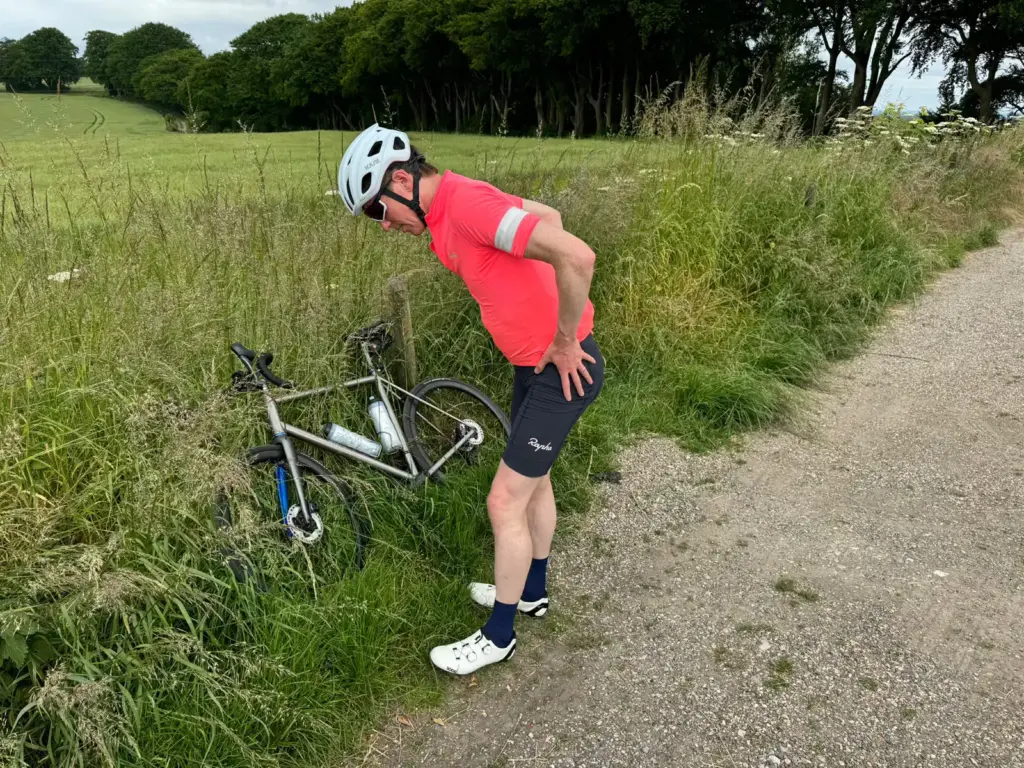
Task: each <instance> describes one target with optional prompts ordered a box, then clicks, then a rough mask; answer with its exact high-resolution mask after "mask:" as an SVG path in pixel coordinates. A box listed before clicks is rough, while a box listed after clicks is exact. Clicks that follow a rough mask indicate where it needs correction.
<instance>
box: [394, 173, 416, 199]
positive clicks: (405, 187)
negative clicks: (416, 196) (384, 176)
mask: <svg viewBox="0 0 1024 768" xmlns="http://www.w3.org/2000/svg"><path fill="white" fill-rule="evenodd" d="M391 180H392V181H394V182H395V186H396V187H398V188H399V189H400V190H401V191H402V192H403V193H405V195H406V196H410V195H412V174H411V173H409V172H408V171H403V170H397V171H395V172H394V173H392V174H391Z"/></svg>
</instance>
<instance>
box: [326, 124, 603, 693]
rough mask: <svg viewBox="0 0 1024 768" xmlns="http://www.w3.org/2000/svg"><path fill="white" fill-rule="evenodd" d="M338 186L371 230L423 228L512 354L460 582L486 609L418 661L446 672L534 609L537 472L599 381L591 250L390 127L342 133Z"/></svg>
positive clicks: (539, 538)
mask: <svg viewBox="0 0 1024 768" xmlns="http://www.w3.org/2000/svg"><path fill="white" fill-rule="evenodd" d="M338 192H339V195H340V196H341V198H342V199H343V200H344V201H345V205H346V206H347V207H348V209H349V211H350V212H351V213H352V214H353V215H356V216H358V215H360V214H363V215H366V216H368V217H369V218H371V219H373V220H374V221H376V222H379V223H380V225H381V227H382V228H383V229H384V230H385V231H393V230H394V231H399V232H404V233H406V234H410V235H416V236H419V235H422V234H423V233H424V232H426V231H428V230H429V232H430V236H431V243H430V249H431V250H432V251H433V252H434V254H435V255H436V256H437V258H438V259H439V260H440V261H441V263H442V264H444V266H445V267H447V268H448V269H449V270H451V271H452V272H454V273H455V274H457V275H458V276H459V277H460V278H462V280H463V282H464V283H465V284H466V287H467V288H469V291H470V293H471V294H472V296H473V298H474V299H476V301H477V303H478V304H479V305H480V315H481V319H482V320H483V324H484V326H485V327H486V328H487V330H488V331H489V332H490V334H491V338H492V339H493V340H494V343H495V345H496V346H497V347H498V349H499V350H500V351H501V352H502V353H503V354H504V355H505V357H506V358H507V359H508V360H509V362H510V363H511V364H512V365H513V366H514V370H515V373H514V389H513V397H512V410H511V418H512V434H511V437H510V439H509V442H508V446H507V447H506V449H505V451H504V453H503V456H502V460H501V462H500V464H499V466H498V470H497V473H496V474H495V476H494V480H493V482H492V484H491V489H490V492H489V494H488V496H487V511H488V514H489V516H490V520H491V526H492V528H493V530H494V584H480V583H473V584H470V585H469V591H470V596H471V598H472V599H473V600H474V601H476V602H477V603H479V604H480V605H483V606H485V607H489V608H491V615H490V618H489V619H488V620H487V623H486V624H484V626H483V627H482V628H481V629H480V630H478V631H477V632H474V633H473V634H471V635H470V636H469V637H467V638H465V639H464V640H459V641H458V642H454V643H450V644H447V645H441V646H438V647H436V648H434V649H432V650H431V651H430V660H431V661H432V662H433V663H434V665H435V666H437V667H438V668H440V669H443V670H446V671H448V672H452V673H454V674H456V675H467V674H470V673H472V672H476V671H477V670H478V669H480V668H481V667H485V666H487V665H489V664H494V663H495V662H499V661H505V660H507V659H510V658H511V657H512V655H513V654H514V653H515V650H516V636H515V632H514V630H513V623H514V619H515V615H516V612H517V611H518V612H519V613H524V614H526V615H528V616H533V617H541V616H544V615H545V614H546V613H547V611H548V594H547V563H548V556H549V554H550V550H551V538H552V535H553V534H554V531H555V521H556V511H555V496H554V493H553V492H552V489H551V479H550V471H551V466H552V465H553V464H554V461H555V458H556V457H557V456H558V454H559V451H561V449H562V445H563V444H564V443H565V439H566V437H567V436H568V434H569V432H570V431H571V429H572V427H573V425H574V424H575V423H576V422H577V420H578V419H579V418H580V416H582V415H583V412H584V411H585V410H586V409H587V407H588V406H590V404H591V403H592V402H593V401H594V399H595V398H596V397H597V395H598V393H599V392H600V390H601V387H602V384H603V383H604V361H603V359H602V357H601V352H600V350H599V349H598V346H597V343H596V342H595V341H594V337H593V335H592V333H591V330H592V328H593V324H594V307H593V305H592V304H591V302H590V298H589V293H590V281H591V277H592V276H593V272H594V252H593V251H592V250H591V249H590V247H589V246H587V244H586V243H584V242H583V241H582V240H580V239H579V238H578V237H576V236H574V235H572V234H570V233H568V232H566V231H565V230H563V229H562V220H561V216H560V214H559V213H558V211H556V210H555V209H553V208H550V207H549V206H547V205H543V204H542V203H538V202H535V201H533V200H524V199H522V198H520V197H516V196H514V195H509V194H506V193H504V192H502V191H500V190H498V189H496V188H495V187H493V186H491V185H490V184H487V183H485V182H482V181H476V180H473V179H469V178H466V177H465V176H460V175H459V174H456V173H453V172H451V171H446V172H444V173H443V174H442V173H439V172H438V170H437V168H435V167H434V166H433V165H431V164H429V163H428V162H427V161H426V159H425V158H424V156H423V155H422V154H421V153H420V152H418V151H417V150H416V148H415V147H413V146H412V144H411V143H410V142H409V137H408V136H407V135H406V134H405V133H403V132H401V131H397V130H391V129H388V128H382V127H380V126H379V125H376V124H375V125H373V126H371V127H369V128H367V129H366V130H365V131H363V132H362V133H361V134H359V136H357V137H356V138H355V139H354V140H353V141H352V143H351V144H350V145H349V146H348V148H347V149H346V151H345V154H344V156H343V158H342V161H341V166H340V167H339V169H338Z"/></svg>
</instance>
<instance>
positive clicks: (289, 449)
mask: <svg viewBox="0 0 1024 768" xmlns="http://www.w3.org/2000/svg"><path fill="white" fill-rule="evenodd" d="M361 347H362V350H363V357H364V359H365V360H366V364H367V365H368V366H369V368H370V371H371V374H370V375H369V376H363V377H361V378H358V379H352V380H351V381H346V382H344V383H342V384H337V385H334V386H330V387H318V388H317V389H310V390H306V391H303V392H293V393H291V394H288V395H282V396H279V397H275V396H274V394H273V393H272V392H271V391H270V386H269V385H268V383H267V382H266V380H265V379H263V378H262V377H260V381H261V383H262V386H263V399H264V402H265V404H266V407H267V418H268V420H269V421H270V428H271V430H273V434H274V442H277V443H280V444H281V446H282V448H283V449H284V455H285V458H286V460H287V461H288V468H289V469H290V470H291V472H292V477H294V478H296V480H298V478H300V477H301V475H299V473H298V465H297V463H296V461H295V448H294V446H293V445H292V441H291V440H290V439H289V438H294V439H296V440H301V441H302V442H304V443H309V444H310V445H315V446H317V447H318V448H322V449H323V450H325V451H328V452H329V453H333V454H335V455H336V456H343V457H345V458H346V459H352V460H353V461H359V462H362V463H363V464H367V465H369V466H371V467H373V468H374V469H376V470H378V471H380V472H384V473H386V474H389V475H392V476H393V477H396V478H398V479H400V480H404V481H406V482H408V483H414V482H416V481H418V480H420V479H421V478H423V477H425V476H430V475H433V474H434V472H436V471H437V470H438V469H440V468H441V467H442V466H444V464H445V463H446V462H447V461H448V460H449V459H450V458H451V457H452V456H454V455H455V454H456V453H457V452H458V451H459V450H461V449H462V447H463V446H464V445H465V444H466V443H467V442H469V440H471V439H472V438H473V436H474V433H473V432H467V433H466V434H465V435H463V436H462V438H461V439H460V440H459V441H458V442H456V443H455V445H453V446H452V447H451V448H450V449H449V450H448V452H447V453H446V454H445V455H444V456H442V457H441V458H440V459H438V460H437V461H436V462H435V463H434V465H433V466H432V467H429V468H427V469H426V471H422V469H421V468H420V467H418V466H417V465H416V460H415V459H414V458H413V455H412V452H411V451H410V450H409V441H408V440H407V439H406V436H405V432H404V431H403V430H402V425H401V423H400V422H399V420H398V417H397V415H396V414H395V410H394V408H393V407H392V405H391V397H390V394H391V392H392V390H394V391H397V392H401V393H402V394H405V395H407V396H409V397H416V396H415V395H413V394H412V393H411V392H409V391H407V390H405V389H402V387H399V386H398V385H397V384H395V383H394V382H392V381H391V380H390V379H389V378H387V377H385V376H382V375H381V374H380V372H379V371H378V370H377V367H376V366H375V365H374V364H373V358H372V357H371V355H370V350H369V347H368V345H367V344H366V343H365V342H363V343H362V344H361ZM250 371H252V368H251V367H250ZM374 383H375V384H376V385H377V391H378V393H379V394H380V400H381V402H382V403H384V407H385V408H386V409H387V412H388V416H389V417H390V418H391V423H392V424H393V425H394V427H395V431H396V432H398V440H399V443H400V444H401V447H402V452H403V454H404V455H405V462H406V464H407V465H408V467H409V468H408V470H404V469H401V468H399V467H392V466H391V465H389V464H385V463H384V462H382V461H378V460H377V459H375V458H373V457H372V456H367V455H366V454H364V453H360V452H359V451H356V450H353V449H352V448H348V447H347V446H344V445H338V444H337V443H333V442H331V441H330V440H327V439H326V438H323V437H320V436H319V435H315V434H313V433H312V432H307V431H306V430H304V429H301V428H299V427H296V426H294V425H292V424H288V423H286V422H284V421H282V420H281V416H280V412H279V411H278V406H279V405H283V404H284V403H293V402H295V401H297V400H305V399H307V398H310V397H316V396H318V395H327V394H330V393H331V392H336V391H338V390H339V389H354V388H355V387H359V386H363V385H364V384H374ZM421 402H424V403H426V401H425V400H423V401H421ZM427 405H430V404H429V403H427ZM435 407H436V406H435ZM295 486H296V488H297V489H298V494H299V505H300V506H301V508H302V510H303V512H304V513H308V509H307V507H306V499H305V493H304V492H303V487H302V483H301V482H296V483H295Z"/></svg>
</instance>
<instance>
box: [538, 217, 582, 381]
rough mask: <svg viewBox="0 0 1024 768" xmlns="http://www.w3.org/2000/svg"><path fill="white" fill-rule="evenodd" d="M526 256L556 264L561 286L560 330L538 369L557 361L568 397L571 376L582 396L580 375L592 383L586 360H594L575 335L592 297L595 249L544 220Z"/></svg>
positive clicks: (559, 296)
mask: <svg viewBox="0 0 1024 768" xmlns="http://www.w3.org/2000/svg"><path fill="white" fill-rule="evenodd" d="M526 258H528V259H536V260H537V261H543V262H545V263H547V264H550V265H551V266H553V267H554V268H555V282H556V284H557V286H558V330H557V332H556V333H555V338H554V339H553V340H552V342H551V346H550V347H548V350H547V352H545V353H544V357H543V358H542V359H541V361H540V363H538V365H537V372H538V373H539V372H540V371H542V370H544V366H545V365H547V364H548V363H549V362H550V363H554V364H555V367H556V368H558V372H559V373H560V374H561V376H562V391H563V394H564V395H565V399H566V400H571V399H572V398H571V395H570V389H569V383H570V380H571V382H572V383H573V384H575V388H576V392H577V393H578V394H579V396H580V397H583V384H582V383H581V382H580V377H581V376H582V377H583V379H584V380H585V381H586V382H587V383H588V384H592V383H593V380H592V379H591V377H590V373H589V372H588V371H587V369H586V366H584V365H583V363H584V361H588V362H591V363H593V362H595V361H594V358H593V357H591V356H590V355H588V354H587V353H586V352H584V351H583V348H582V347H581V346H580V343H579V341H578V340H577V338H576V331H577V329H578V328H579V325H580V320H581V319H582V318H583V312H584V310H585V309H586V308H587V300H588V299H589V298H590V281H591V279H592V278H593V276H594V262H595V257H594V252H593V251H592V250H591V248H590V246H589V245H587V244H586V243H585V242H583V241H582V240H580V239H579V238H578V237H576V236H575V235H573V234H570V233H569V232H566V231H565V230H563V229H559V228H557V227H555V226H553V225H551V224H548V223H547V222H545V221H541V222H540V223H539V224H537V227H536V228H535V229H534V230H533V234H532V235H530V241H529V243H527V245H526Z"/></svg>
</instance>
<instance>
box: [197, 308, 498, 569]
mask: <svg viewBox="0 0 1024 768" xmlns="http://www.w3.org/2000/svg"><path fill="white" fill-rule="evenodd" d="M348 341H349V342H350V343H355V344H356V345H358V347H359V349H360V351H361V352H362V361H363V362H365V364H366V366H367V367H368V369H369V373H368V375H366V376H361V377H359V378H356V379H352V380H351V381H346V382H343V383H342V384H338V385H334V386H327V387H318V388H316V389H309V390H305V391H294V392H291V393H290V394H284V395H279V394H277V393H276V391H275V390H274V389H272V387H276V388H278V389H280V390H295V385H294V384H293V383H292V382H291V381H287V380H285V379H282V378H279V377H278V376H277V375H275V374H274V373H273V371H271V369H270V366H271V364H272V363H273V361H274V355H273V353H272V352H264V353H257V352H254V351H252V350H250V349H248V348H246V347H245V346H243V345H242V344H238V343H235V344H232V345H231V351H232V352H234V354H235V356H236V357H237V358H238V359H239V361H240V362H241V363H242V365H243V366H244V369H245V370H242V371H235V372H234V374H232V387H231V389H232V390H233V391H234V392H235V393H244V392H260V393H262V395H263V399H264V403H265V405H266V409H267V421H268V424H269V426H270V429H271V433H272V434H273V438H274V441H273V443H272V444H269V445H261V446H257V447H254V448H250V449H249V450H248V451H247V454H246V460H247V462H248V465H249V466H250V467H251V468H253V469H263V468H266V469H269V470H271V472H270V473H268V472H256V473H255V474H254V476H253V478H252V481H253V482H252V485H253V495H254V496H255V498H256V500H257V506H258V508H260V509H261V511H264V512H265V511H266V509H267V508H268V507H276V508H277V512H278V513H279V514H280V516H281V522H282V525H283V527H284V529H285V532H286V535H287V537H288V538H290V539H294V540H297V541H299V542H301V543H303V544H314V543H316V542H318V541H319V540H320V539H321V538H322V537H323V536H324V532H325V524H324V517H325V512H327V510H332V511H333V510H334V509H337V510H338V511H340V510H344V511H345V513H346V515H347V517H348V520H349V524H350V526H351V528H352V534H353V538H352V540H351V542H350V547H351V550H352V551H351V556H352V558H353V562H354V563H355V565H356V567H357V568H359V569H361V568H362V567H363V565H364V564H365V555H366V546H367V541H368V533H367V531H366V530H364V525H363V524H362V522H361V520H360V518H359V516H358V515H357V514H356V511H355V505H354V503H353V496H354V494H353V492H352V490H351V487H350V486H349V485H348V483H346V482H345V481H344V480H342V479H341V478H339V477H337V476H336V475H334V474H333V473H331V472H330V471H329V470H328V469H327V468H326V467H325V466H324V465H323V464H321V463H320V462H319V461H317V460H316V459H315V458H313V457H312V456H309V455H307V454H304V453H300V452H298V451H297V450H296V448H295V443H296V442H301V443H305V444H307V445H310V446H313V447H316V448H319V449H321V450H323V451H326V452H327V453H330V454H333V455H335V456H340V457H342V458H346V459H351V460H353V461H357V462H360V463H362V464H366V465H368V466H369V467H371V468H373V469H375V470H377V471H379V472H382V473H384V474H386V475H388V476H390V477H392V478H394V479H395V480H397V481H402V482H404V483H405V484H406V485H408V486H409V487H412V488H416V487H419V486H421V485H422V484H423V483H424V482H425V481H426V480H427V479H428V478H430V479H431V480H432V481H434V482H442V481H443V477H444V476H443V475H442V473H441V468H442V467H445V466H446V465H448V464H449V462H451V461H452V459H455V458H456V457H459V458H460V459H462V460H463V461H465V462H466V463H467V464H475V463H479V462H480V461H482V460H483V459H484V457H486V460H487V461H491V460H493V461H494V464H495V465H497V458H498V457H499V456H500V454H501V452H502V451H503V450H504V447H505V444H506V442H507V440H508V436H509V434H510V432H511V427H510V424H509V420H508V417H507V416H506V415H505V413H504V412H503V411H502V410H501V409H500V408H499V407H498V406H497V405H495V403H494V402H493V401H492V400H491V399H490V398H489V397H488V396H487V395H486V394H484V393H483V392H481V391H480V390H479V389H477V388H476V387H473V386H472V385H470V384H467V383H465V382H463V381H460V380H458V379H453V378H435V379H429V380H427V381H424V382H422V383H420V384H418V385H416V386H415V387H413V389H412V390H411V391H410V390H406V389H403V388H402V387H400V386H398V385H397V384H396V383H395V382H394V381H393V380H392V379H391V377H390V375H389V373H388V372H387V369H386V367H384V366H383V364H382V360H381V358H382V355H383V353H384V351H385V350H386V349H387V348H388V347H389V346H390V345H391V343H392V337H391V334H390V324H389V323H386V322H378V323H376V324H374V325H371V326H368V327H366V328H363V329H361V330H359V331H357V332H356V333H354V334H352V335H351V336H350V337H349V339H348ZM371 384H372V385H376V388H377V394H378V395H379V398H380V399H379V402H380V403H382V404H383V406H384V410H385V411H386V414H387V417H388V420H389V421H390V425H391V426H392V427H393V429H392V430H386V433H381V432H380V431H378V438H380V440H381V441H380V442H379V443H378V442H376V441H370V440H368V439H367V438H365V437H364V436H361V435H358V434H357V433H352V432H348V430H344V429H342V432H348V434H349V435H350V436H352V435H355V437H356V438H361V439H362V440H363V441H365V443H364V444H365V445H369V444H371V443H372V444H373V445H376V446H379V447H380V449H381V452H380V458H378V457H377V456H374V455H372V453H370V452H364V451H360V450H356V449H355V448H353V447H350V446H349V445H343V444H339V443H338V442H335V441H333V440H331V439H328V437H321V436H319V435H317V434H315V433H313V432H311V431H308V430H305V429H302V428H301V427H298V426H296V425H294V424H289V423H287V422H285V421H283V420H282V419H281V415H280V410H279V407H280V406H282V405H285V404H288V403H294V402H297V401H300V400H305V399H308V398H312V397H316V396H321V395H328V394H331V393H333V392H336V391H338V390H340V389H348V390H353V389H355V388H357V387H363V386H367V385H371ZM397 393H400V394H401V395H404V396H405V402H404V405H403V409H402V419H401V421H399V419H398V418H397V417H396V412H395V409H394V405H393V403H392V396H393V395H395V394H397ZM450 401H454V402H450ZM371 421H372V419H371ZM384 424H385V425H386V424H387V422H384ZM328 426H333V425H328ZM374 426H375V427H376V426H377V425H376V424H375V425H374ZM428 427H429V429H428ZM385 437H388V438H389V439H388V440H387V441H385V439H384V438H385ZM385 442H387V443H388V444H387V445H385ZM389 457H390V458H392V459H393V462H392V463H387V462H386V461H382V460H381V458H385V459H386V458H389ZM402 460H404V466H402V464H401V461H402ZM327 516H328V517H329V515H327ZM215 518H216V522H217V525H218V526H219V527H221V528H228V527H230V526H231V524H232V519H231V512H230V508H229V507H228V506H227V504H226V503H224V502H223V501H220V502H219V503H218V505H217V511H216V512H215ZM227 554H228V564H229V566H230V567H231V570H232V571H234V573H235V576H236V577H238V578H239V580H244V578H245V577H246V575H251V574H249V573H248V572H249V571H250V569H248V568H246V567H245V566H244V565H243V564H242V563H241V562H240V561H239V560H238V558H237V557H235V556H233V555H232V554H231V553H227Z"/></svg>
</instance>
